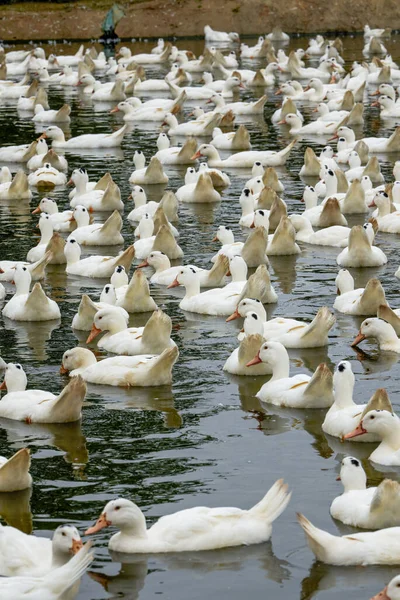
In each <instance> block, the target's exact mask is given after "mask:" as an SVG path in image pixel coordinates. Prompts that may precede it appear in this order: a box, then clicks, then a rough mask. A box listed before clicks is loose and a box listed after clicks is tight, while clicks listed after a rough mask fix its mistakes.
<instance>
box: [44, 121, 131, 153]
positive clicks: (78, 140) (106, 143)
mask: <svg viewBox="0 0 400 600" xmlns="http://www.w3.org/2000/svg"><path fill="white" fill-rule="evenodd" d="M126 132H127V126H126V125H124V126H123V127H121V129H118V130H117V131H114V133H87V134H84V135H78V136H77V137H72V138H70V139H69V140H66V139H65V137H64V132H63V131H62V129H60V128H59V127H56V126H55V125H52V126H51V127H48V128H47V129H46V131H45V132H44V133H43V134H42V135H43V136H44V137H45V138H50V139H51V140H52V147H53V148H65V149H66V150H69V149H74V150H77V149H79V148H116V147H118V146H120V145H121V142H122V140H123V137H124V135H125V133H126Z"/></svg>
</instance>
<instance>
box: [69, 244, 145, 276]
mask: <svg viewBox="0 0 400 600" xmlns="http://www.w3.org/2000/svg"><path fill="white" fill-rule="evenodd" d="M64 254H65V258H66V259H67V266H66V272H67V273H68V274H69V275H80V276H82V277H98V278H108V277H111V275H112V274H113V273H114V271H115V268H116V266H117V265H123V266H124V267H125V268H126V269H127V270H129V269H130V266H131V264H132V261H133V259H134V257H135V249H134V247H133V246H128V248H127V249H126V250H124V252H122V253H121V254H119V255H118V256H103V255H93V256H87V257H85V258H83V259H81V258H80V256H81V248H80V246H79V244H78V242H77V241H76V240H75V239H74V238H73V237H69V238H68V240H67V242H66V244H65V247H64Z"/></svg>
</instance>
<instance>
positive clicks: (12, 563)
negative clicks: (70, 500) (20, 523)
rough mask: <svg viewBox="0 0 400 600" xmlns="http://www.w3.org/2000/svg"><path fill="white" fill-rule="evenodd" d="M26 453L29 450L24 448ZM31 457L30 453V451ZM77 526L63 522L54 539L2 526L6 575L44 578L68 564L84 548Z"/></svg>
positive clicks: (0, 551)
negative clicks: (43, 576)
mask: <svg viewBox="0 0 400 600" xmlns="http://www.w3.org/2000/svg"><path fill="white" fill-rule="evenodd" d="M20 452H21V453H22V452H25V453H26V450H20ZM28 457H29V454H28ZM82 546H83V544H82V540H81V536H80V535H79V533H78V530H77V529H76V527H73V526H71V525H60V526H59V527H57V529H56V530H55V531H54V533H53V537H52V539H51V540H50V539H48V538H45V537H39V536H35V535H27V534H26V533H23V532H22V531H20V530H19V529H16V528H14V527H10V526H6V527H4V526H2V528H1V543H0V556H1V569H0V573H1V575H2V576H5V577H11V578H13V577H18V576H25V577H28V576H33V577H40V576H42V575H46V574H47V573H53V571H54V570H55V569H57V568H58V567H61V566H62V565H64V564H66V563H68V562H69V561H70V559H71V555H72V556H73V555H74V554H77V552H79V550H80V549H81V548H82Z"/></svg>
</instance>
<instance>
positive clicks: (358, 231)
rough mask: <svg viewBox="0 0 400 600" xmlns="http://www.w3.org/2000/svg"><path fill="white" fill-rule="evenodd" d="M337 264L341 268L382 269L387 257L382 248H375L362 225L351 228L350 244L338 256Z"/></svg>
mask: <svg viewBox="0 0 400 600" xmlns="http://www.w3.org/2000/svg"><path fill="white" fill-rule="evenodd" d="M336 262H337V264H338V265H339V266H341V267H380V266H382V265H385V264H386V263H387V257H386V255H385V254H384V253H383V252H382V250H381V249H380V248H377V247H376V246H373V245H372V244H371V242H370V240H369V238H368V234H367V232H366V230H365V229H364V227H363V226H362V225H355V226H354V227H352V228H351V232H350V235H349V244H348V247H347V248H344V250H342V252H341V253H340V254H339V255H338V257H337V259H336Z"/></svg>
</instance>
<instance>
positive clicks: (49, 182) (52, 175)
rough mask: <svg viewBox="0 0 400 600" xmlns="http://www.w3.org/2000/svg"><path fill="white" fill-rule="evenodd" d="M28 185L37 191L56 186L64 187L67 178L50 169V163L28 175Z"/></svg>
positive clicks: (59, 172)
mask: <svg viewBox="0 0 400 600" xmlns="http://www.w3.org/2000/svg"><path fill="white" fill-rule="evenodd" d="M28 183H29V185H31V186H33V187H37V188H38V189H49V188H50V189H51V188H53V187H55V186H56V185H65V184H66V183H67V177H66V176H65V174H64V173H62V172H61V171H58V169H55V168H54V167H52V166H51V164H50V163H45V164H44V165H43V167H40V168H39V169H37V170H36V171H35V172H34V173H30V174H29V175H28Z"/></svg>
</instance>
